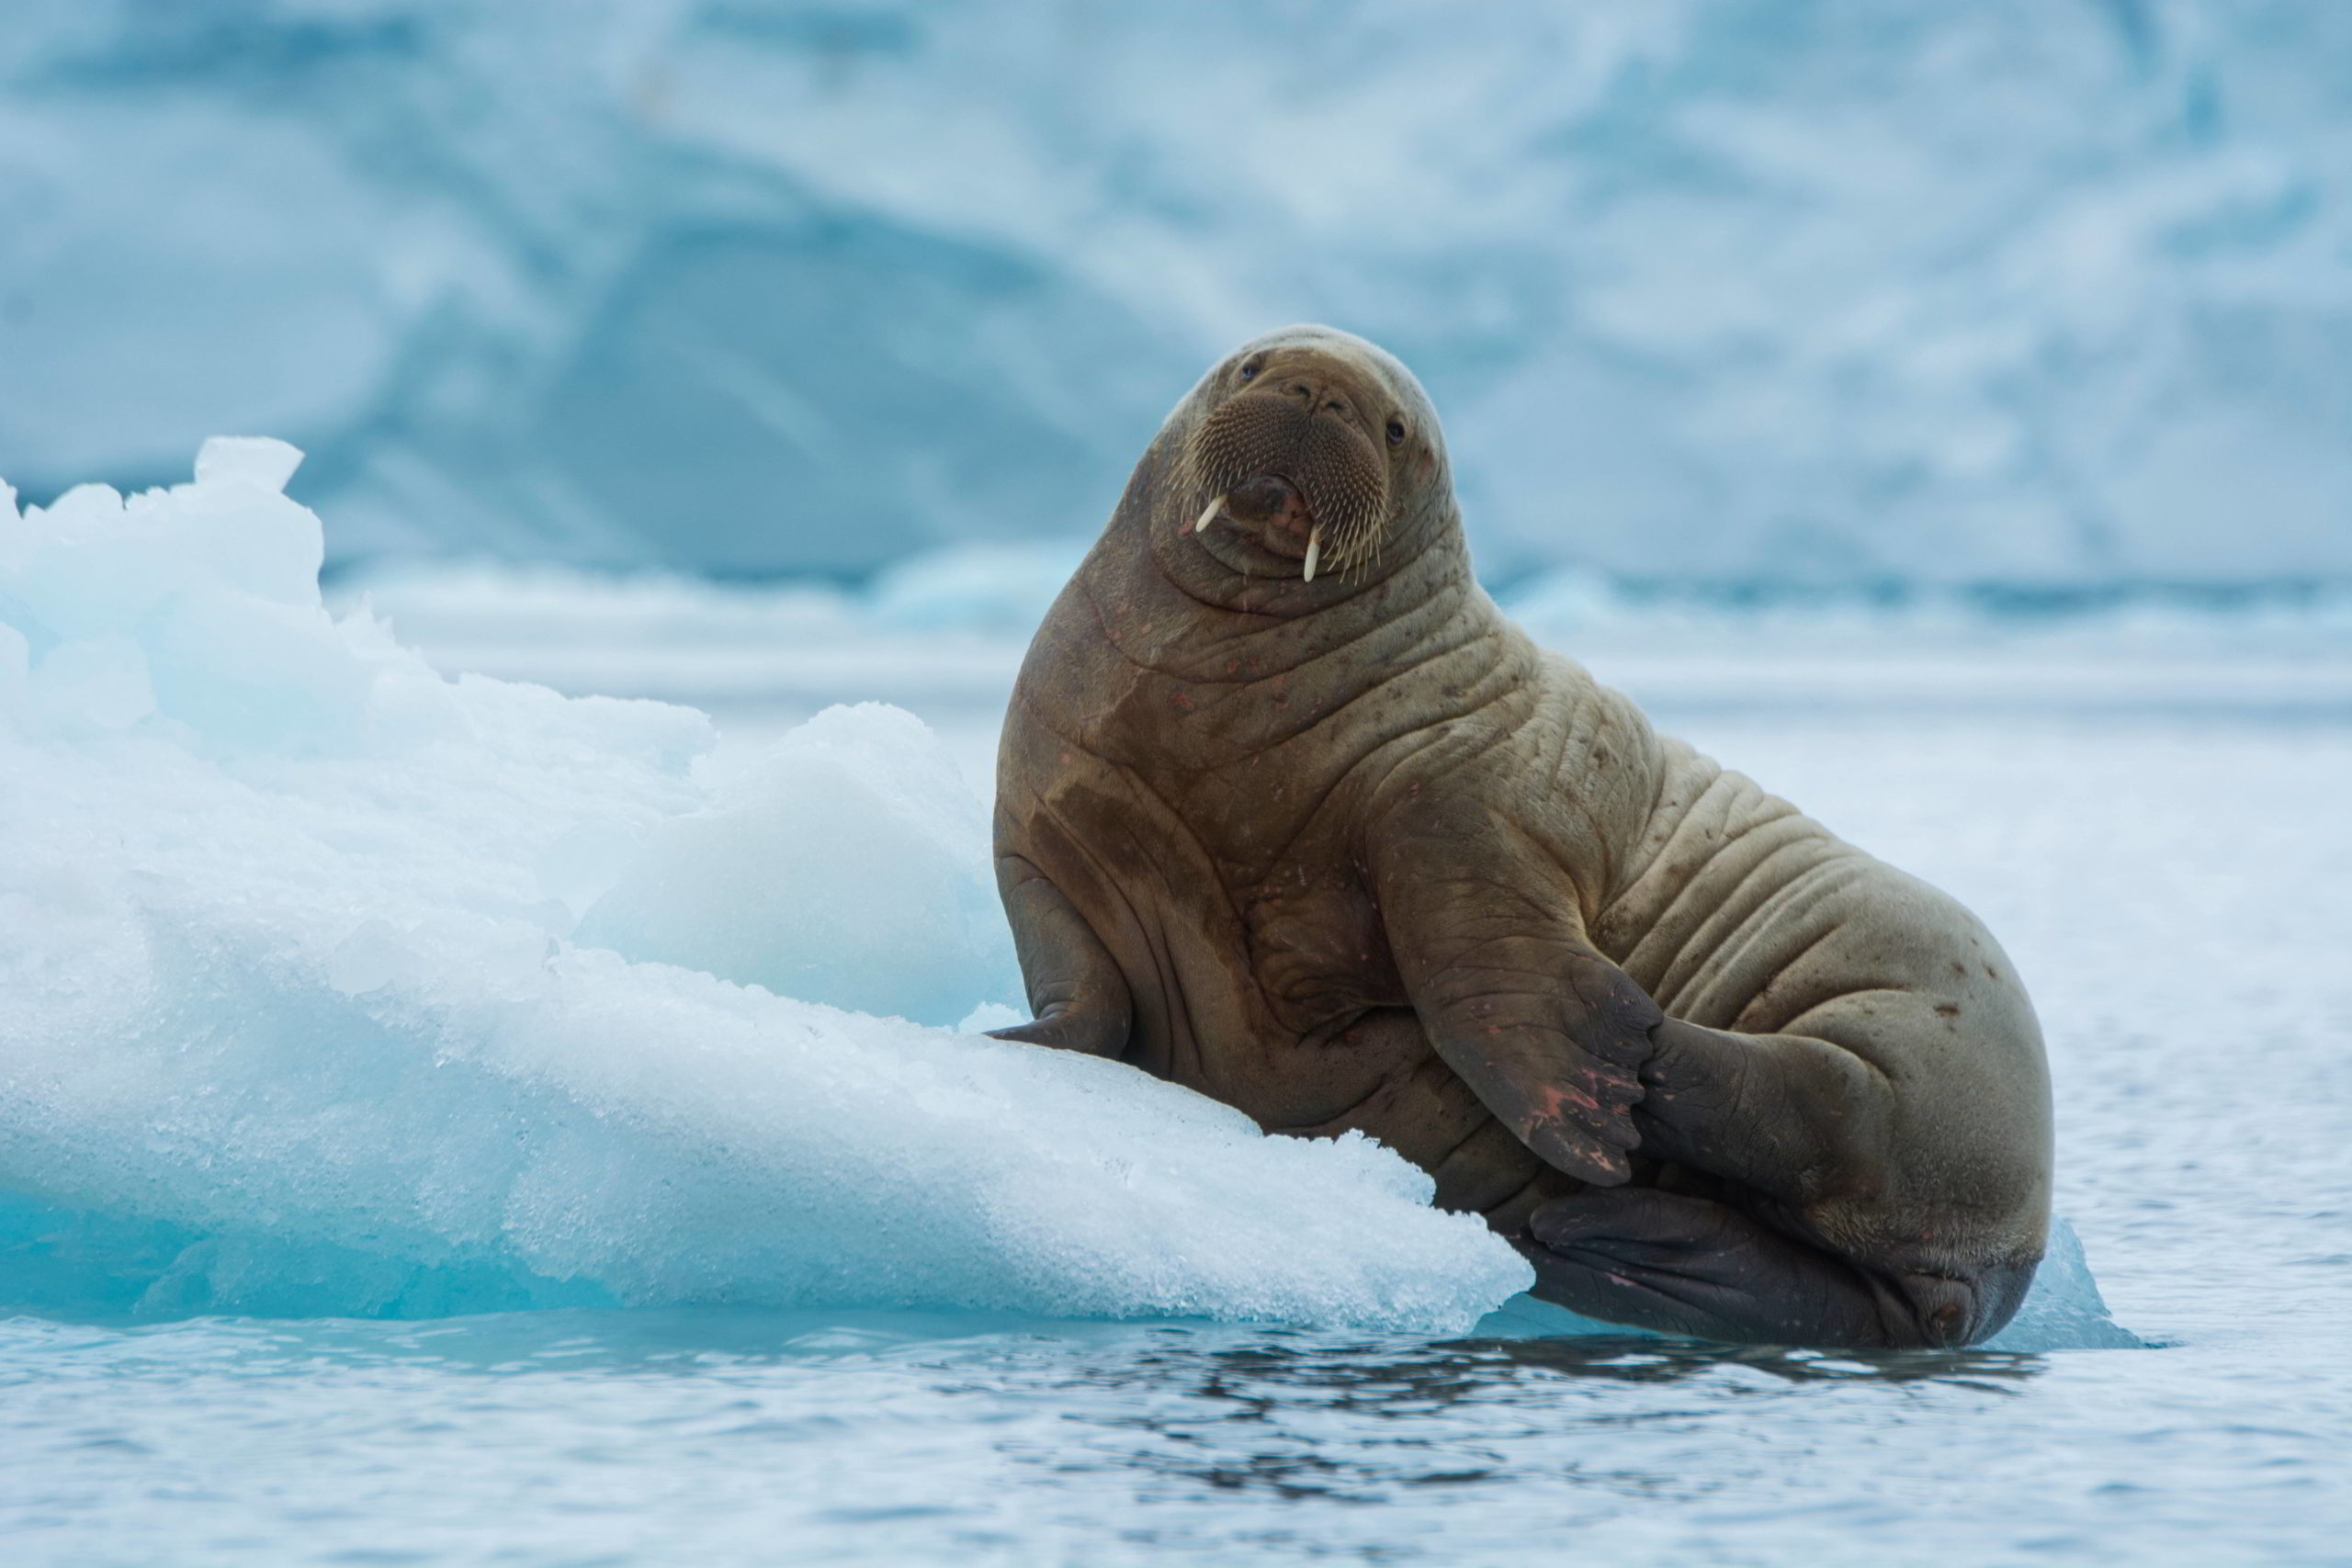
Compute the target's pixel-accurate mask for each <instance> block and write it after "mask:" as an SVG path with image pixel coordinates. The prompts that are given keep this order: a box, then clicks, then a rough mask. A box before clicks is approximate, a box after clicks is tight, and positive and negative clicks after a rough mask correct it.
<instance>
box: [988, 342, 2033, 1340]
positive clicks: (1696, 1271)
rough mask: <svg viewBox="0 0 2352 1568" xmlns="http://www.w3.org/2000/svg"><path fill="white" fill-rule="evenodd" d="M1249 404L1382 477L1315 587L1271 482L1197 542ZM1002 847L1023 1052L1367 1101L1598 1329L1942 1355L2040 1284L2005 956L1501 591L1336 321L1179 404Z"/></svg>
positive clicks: (1939, 899) (1033, 682)
mask: <svg viewBox="0 0 2352 1568" xmlns="http://www.w3.org/2000/svg"><path fill="white" fill-rule="evenodd" d="M1245 366H1246V367H1253V368H1255V369H1256V371H1257V372H1258V374H1257V375H1256V376H1255V377H1254V378H1252V379H1251V381H1250V383H1249V384H1247V385H1245V384H1244V383H1243V382H1242V381H1241V380H1240V379H1239V376H1240V373H1241V371H1242V369H1243V367H1245ZM1244 396H1257V397H1261V398H1263V397H1295V398H1296V399H1297V400H1299V406H1300V407H1301V409H1303V410H1309V411H1311V417H1312V418H1313V419H1315V420H1318V421H1322V420H1329V421H1338V422H1340V423H1341V424H1342V425H1343V426H1345V427H1346V430H1348V431H1352V432H1353V433H1354V434H1355V435H1360V436H1362V437H1363V439H1364V441H1365V443H1367V444H1368V449H1369V450H1370V451H1371V452H1373V453H1375V454H1377V460H1378V461H1379V462H1382V463H1385V465H1386V489H1385V513H1384V514H1383V533H1382V536H1381V541H1380V542H1381V550H1380V555H1379V558H1378V559H1377V560H1376V561H1374V562H1370V563H1359V564H1358V565H1357V566H1356V568H1355V570H1351V571H1349V572H1346V573H1345V574H1344V575H1342V574H1340V573H1339V572H1336V571H1335V570H1332V569H1331V568H1329V567H1328V566H1327V567H1326V568H1325V570H1323V571H1322V572H1320V573H1318V575H1317V578H1316V580H1315V581H1312V582H1307V581H1303V580H1302V577H1301V574H1300V561H1299V557H1300V556H1301V555H1302V554H1303V553H1304V550H1303V536H1302V531H1301V522H1302V519H1301V516H1300V505H1299V502H1298V500H1297V498H1296V496H1295V495H1294V496H1293V497H1292V499H1291V501H1290V502H1289V503H1288V504H1287V505H1285V504H1284V502H1283V495H1284V491H1283V487H1282V486H1280V485H1274V486H1272V487H1271V488H1269V487H1268V486H1267V485H1265V484H1260V485H1257V486H1255V487H1253V488H1252V489H1250V491H1249V493H1248V495H1247V496H1246V497H1245V496H1243V495H1242V492H1241V491H1238V490H1236V491H1235V492H1234V493H1235V494H1236V496H1237V498H1238V499H1237V501H1236V502H1234V503H1233V505H1232V506H1231V507H1229V508H1228V511H1227V513H1226V514H1225V515H1223V516H1221V517H1220V519H1219V520H1218V521H1216V522H1215V523H1213V524H1212V525H1210V527H1209V528H1208V529H1207V530H1206V531H1204V532H1203V531H1195V529H1194V527H1193V524H1194V521H1195V519H1196V518H1197V517H1198V516H1199V514H1200V513H1201V512H1202V511H1203V509H1204V507H1205V506H1206V505H1207V504H1208V503H1209V502H1211V500H1213V499H1214V497H1215V495H1216V493H1217V491H1216V490H1213V489H1212V488H1211V487H1210V486H1209V485H1208V484H1207V483H1206V482H1205V481H1204V479H1203V477H1202V476H1201V474H1200V473H1199V472H1197V471H1196V470H1197V468H1198V467H1199V465H1198V464H1197V463H1196V462H1195V460H1194V458H1193V446H1192V435H1193V431H1194V429H1195V426H1196V425H1197V423H1199V422H1201V421H1203V420H1205V419H1207V418H1208V417H1210V415H1211V414H1212V413H1213V412H1215V411H1216V409H1217V408H1218V407H1219V406H1220V405H1221V404H1223V403H1224V402H1225V401H1226V400H1228V399H1233V398H1238V397H1244ZM1250 407H1251V408H1253V409H1254V408H1260V407H1262V405H1250ZM1392 417H1393V418H1395V419H1397V421H1398V422H1399V423H1400V424H1401V425H1402V426H1403V427H1404V430H1405V437H1404V439H1403V440H1402V441H1401V442H1398V443H1396V444H1393V445H1391V444H1389V443H1388V442H1387V441H1386V439H1385V436H1386V429H1385V422H1386V421H1387V420H1388V419H1390V418H1392ZM1325 434H1327V435H1329V434H1334V433H1333V432H1329V431H1327V432H1326V433H1325ZM1338 434H1346V431H1341V432H1339V433H1338ZM1351 439H1353V437H1352V436H1351ZM1325 445H1326V446H1332V443H1330V442H1326V443H1325ZM1339 445H1340V446H1345V443H1340V444H1339ZM1335 449H1337V448H1335ZM1347 449H1348V450H1351V451H1358V452H1362V451H1364V450H1366V449H1367V448H1366V447H1348V448H1347ZM1367 460H1370V459H1367ZM1277 468H1279V465H1277ZM1283 477H1284V478H1285V479H1289V478H1301V479H1302V482H1301V483H1300V485H1299V487H1298V488H1299V490H1300V491H1310V490H1311V488H1312V487H1311V486H1310V485H1309V484H1308V483H1306V479H1305V477H1302V476H1296V475H1288V474H1286V475H1284V476H1283ZM1220 488H1230V487H1229V486H1225V487H1220ZM1245 502H1246V504H1245ZM1244 513H1246V514H1247V515H1244ZM996 842H997V854H998V867H999V874H1000V880H1001V886H1002V890H1003V895H1004V902H1005V908H1006V911H1007V913H1008V914H1009V915H1010V917H1011V919H1012V929H1013V932H1014V935H1015V937H1016V939H1017V942H1018V944H1019V950H1020V956H1021V964H1022V968H1023V974H1024V976H1026V980H1027V985H1028V990H1029V1001H1030V1005H1031V1008H1032V1010H1033V1011H1034V1012H1035V1019H1036V1021H1035V1022H1032V1023H1028V1024H1023V1025H1022V1026H1020V1027H1018V1028H1014V1029H1008V1030H1004V1031H1001V1032H1000V1034H1001V1036H1002V1037H1003V1038H1007V1039H1014V1040H1026V1041H1030V1042H1034V1043H1038V1044H1044V1045H1052V1046H1057V1047H1061V1048H1065V1049H1069V1050H1076V1051H1084V1052H1090V1053H1093V1054H1096V1055H1105V1056H1112V1057H1116V1058H1119V1059H1121V1060H1124V1061H1126V1062H1130V1063H1132V1064H1134V1065H1135V1066H1138V1067H1140V1068H1142V1069H1143V1070H1145V1071H1147V1072H1150V1073H1153V1074H1157V1075H1158V1076H1159V1077H1164V1078H1170V1079H1173V1080H1174V1081H1176V1082H1178V1083H1182V1084H1184V1085H1187V1086H1189V1087H1191V1088H1193V1089H1197V1090H1199V1091H1200V1092H1201V1093H1204V1094H1206V1095H1210V1096H1212V1097H1214V1098H1216V1099H1217V1100H1223V1101H1225V1102H1226V1103H1227V1104H1229V1105H1232V1106H1234V1107H1236V1108H1238V1109H1239V1110H1240V1111H1244V1112H1246V1113H1247V1114H1249V1115H1250V1116H1251V1117H1253V1118H1254V1119H1256V1121H1257V1122H1259V1123H1260V1124H1261V1126H1263V1127H1265V1128H1266V1129H1267V1130H1269V1131H1271V1132H1281V1133H1291V1134H1306V1135H1332V1134H1338V1133H1340V1132H1342V1131H1345V1130H1347V1129H1351V1128H1353V1129H1359V1130H1361V1131H1363V1132H1364V1133H1366V1134H1370V1135H1371V1136H1373V1137H1374V1138H1377V1139H1379V1140H1380V1141H1381V1142H1382V1143H1385V1144H1386V1145H1389V1146H1390V1147H1392V1148H1394V1149H1396V1150H1397V1151H1398V1152H1399V1153H1401V1154H1402V1155H1404V1156H1406V1157H1407V1158H1408V1159H1410V1160H1412V1161H1414V1162H1415V1163H1416V1164H1418V1165H1419V1166H1420V1167H1422V1168H1424V1169H1426V1170H1428V1171H1429V1172H1430V1174H1431V1175H1432V1176H1433V1177H1434V1178H1435V1179H1436V1182H1437V1201H1438V1202H1439V1203H1440V1204H1442V1205H1443V1206H1445V1207H1447V1208H1451V1209H1456V1210H1464V1211H1476V1212H1478V1213H1483V1214H1485V1215H1486V1216H1487V1219H1488V1221H1489V1222H1490V1223H1491V1224H1493V1225H1494V1226H1495V1227H1496V1228H1497V1229H1498V1231H1500V1232H1502V1233H1503V1234H1504V1235H1509V1236H1510V1237H1511V1238H1513V1239H1514V1240H1515V1241H1516V1242H1517V1243H1518V1244H1519V1245H1520V1247H1521V1249H1522V1251H1524V1252H1525V1253H1526V1254H1527V1256H1528V1257H1529V1258H1530V1259H1531V1261H1532V1262H1533V1263H1534V1265H1535V1267H1536V1270H1537V1273H1538V1284H1537V1286H1536V1290H1537V1293H1539V1294H1541V1295H1544V1296H1546V1297H1548V1298H1550V1299H1552V1300H1554V1301H1556V1302H1559V1303H1562V1304H1565V1305H1566V1306H1568V1307H1571V1308H1573V1309H1575V1310H1577V1311H1578V1312H1582V1313H1586V1314H1590V1315H1593V1316H1596V1317H1600V1318H1605V1319H1609V1320H1611V1321H1615V1322H1621V1323H1629V1324H1635V1325H1642V1326H1645V1327H1650V1328H1655V1329H1660V1330H1664V1331H1667V1332H1670V1333H1683V1334H1691V1335H1696V1336H1700V1337H1710V1338H1717V1339H1727V1340H1735V1341H1747V1342H1762V1343H1802V1344H1815V1345H1837V1346H1890V1347H1939V1346H1957V1345H1963V1344H1968V1343H1971V1342H1973V1341H1975V1340H1977V1339H1981V1338H1983V1337H1985V1336H1987V1335H1989V1334H1991V1333H1993V1332H1995V1331H1996V1330H1997V1329H1998V1328H1999V1327H2000V1326H2001V1325H2003V1324H2004V1323H2006V1322H2007V1320H2008V1318H2009V1316H2010V1314H2012V1313H2013V1312H2015V1310H2016V1308H2017V1305H2018V1302H2019V1301H2020V1300H2021V1299H2022V1297H2023V1295H2024V1293H2025V1290H2026V1287H2027V1285H2028V1284H2029V1283H2030V1280H2031V1278H2032V1273H2033V1269H2034V1265H2035V1264H2036V1262H2037V1261H2038V1260H2039V1258H2040V1257H2041V1249H2042V1243H2043V1235H2044V1231H2045V1227H2046V1224H2047V1220H2048V1213H2049V1191H2050V1166H2051V1131H2050V1100H2049V1085H2048V1072H2047V1068H2046V1066H2044V1063H2043V1058H2042V1049H2041V1035H2040V1032H2039V1029H2038V1028H2037V1026H2036V1024H2035V1021H2034V1017H2033V1012H2032V1009H2031V1007H2030V1004H2029V1003H2028V1001H2027V999H2026V997H2025V993H2024V991H2023V989H2022V988H2021V987H2019V985H2018V980H2017V977H2016V974H2015V972H2014V970H2013V969H2012V968H2011V966H2010V964H2009V962H2008V960H2007V957H2006V956H2005V955H2004V954H2003V953H2002V952H2001V950H2000V949H1999V947H1998V946H1997V945H1996V943H1995V942H1994V941H1993V939H1992V937H1991V936H1990V935H1989V934H1988V933H1987V932H1986V931H1985V929H1984V928H1983V927H1982V926H1981V925H1979V924H1978V923H1977V922H1976V920H1975V919H1973V918H1972V917H1971V916H1970V915H1969V914H1968V913H1967V911H1965V910H1964V909H1962V908H1960V907H1959V906H1958V905H1957V904H1956V903H1954V902H1953V901H1952V900H1951V899H1950V898H1948V897H1945V896H1943V895H1942V894H1940V893H1939V892H1937V891H1936V890H1935V889H1933V888H1931V887H1928V886H1926V885H1924V884H1922V883H1920V882H1917V881H1916V880H1914V879H1913V878H1911V877H1908V876H1905V874H1902V873H1900V872H1898V871H1895V870H1893V869H1892V868H1890V867H1888V866H1885V865H1883V864H1881V863H1879V862H1877V861H1875V860H1872V859H1871V857H1870V856H1868V855H1866V854H1863V853H1862V852H1860V851H1859V850H1855V849H1853V848H1851V847H1849V846H1848V845H1846V844H1844V843H1841V842H1839V841H1838V840H1837V839H1836V838H1833V837H1832V836H1831V835H1830V834H1829V833H1828V832H1827V831H1826V829H1823V828H1821V827H1820V826H1819V825H1818V824H1816V823H1815V822H1813V821H1811V820H1809V819H1807V818H1804V817H1802V816H1800V815H1799V814H1798V813H1797V811H1796V810H1795V808H1794V807H1791V806H1789V805H1788V804H1787V803H1785V802H1783V801H1781V800H1779V799H1776V798H1774V797H1773V796H1771V795H1767V794H1765V793H1764V792H1763V791H1762V790H1760V789H1758V787H1757V786H1756V785H1755V784H1751V783H1750V782H1749V781H1748V780H1747V779H1746V778H1744V777H1742V776H1741V775H1739V774H1738V773H1730V772H1727V771H1725V770H1724V769H1722V768H1720V767H1718V766H1717V765H1716V764H1715V763H1714V762H1713V761H1709V760H1708V759H1707V758H1705V757H1702V756H1701V755H1699V754H1698V753H1697V752H1695V751H1693V750H1691V748H1690V747H1688V746H1686V745H1684V744H1682V743H1681V742H1679V741H1677V740H1674V739H1668V738H1666V737H1662V736H1660V735H1658V734H1657V733H1656V732H1655V731H1653V730H1652V729H1651V728H1650V726H1649V724H1648V723H1647V721H1645V719H1644V718H1643V716H1642V715H1641V714H1640V713H1639V712H1638V711H1637V710H1636V709H1635V708H1634V705H1632V704H1631V703H1630V702H1628V701H1627V700H1626V699H1625V698H1623V696H1620V695H1619V694H1616V693H1614V692H1611V691H1609V690H1607V689H1606V688H1604V687H1601V686H1600V685H1598V684H1596V683H1595V682H1593V681H1592V679H1591V678H1590V677H1589V675H1587V674H1586V673H1585V671H1583V670H1582V669H1581V668H1580V667H1578V666H1577V665H1576V664H1574V663H1571V662H1570V661H1568V660H1566V659H1562V658H1560V657H1558V656H1556V655H1555V654H1551V653H1547V652H1545V651H1544V650H1543V649H1538V648H1537V647H1535V645H1534V644H1533V643H1532V642H1530V641H1529V640H1528V638H1527V637H1525V636H1524V635H1523V634H1522V633H1521V632H1520V631H1519V629H1518V628H1517V627H1515V626H1512V625H1511V624H1510V622H1509V621H1507V620H1505V619H1504V618H1503V616H1502V615H1501V614H1500V613H1499V612H1498V610H1497V609H1496V608H1495V606H1494V604H1493V603H1492V602H1491V601H1490V600H1489V599H1487V596H1486V594H1485V593H1484V592H1482V591H1481V590H1480V589H1479V587H1478V585H1477V582H1476V580H1475V579H1474V578H1473V576H1472V574H1471V570H1470V565H1469V561H1468V558H1467V557H1466V555H1465V553H1464V547H1463V542H1462V534H1461V527H1460V521H1459V516H1458V513H1457V512H1456V509H1455V505H1454V500H1453V486H1452V481H1451V479H1450V477H1449V474H1448V470H1447V466H1446V460H1445V455H1444V449H1443V446H1442V435H1441V434H1440V431H1439V428H1438V423H1437V419H1436V415H1435V414H1434V412H1432V411H1431V410H1430V405H1429V402H1428V400H1427V398H1426V396H1425V395H1424V394H1423V393H1422V391H1421V389H1420V388H1419V385H1418V383H1416V382H1415V381H1414V379H1413V378H1412V377H1411V375H1410V373H1408V371H1406V370H1405V368H1404V367H1402V366H1401V365H1398V364H1397V362H1396V361H1395V360H1393V359H1391V358H1390V357H1389V356H1388V355H1385V354H1384V353H1383V352H1381V351H1380V350H1379V349H1377V348H1374V346H1372V345H1371V344H1366V343H1363V342H1362V341H1361V340H1359V339H1355V338H1352V337H1350V336H1348V335H1346V334H1344V333H1335V332H1332V331H1330V330H1329V329H1325V328H1293V329H1288V330H1286V331H1285V332H1283V333H1274V334H1270V335H1269V336H1268V337H1265V338H1261V339H1259V340H1257V341H1256V342H1254V343H1251V344H1245V345H1244V346H1243V347H1242V348H1241V349H1240V350H1238V351H1237V352H1236V353H1235V354H1234V355H1232V356H1231V357H1229V358H1227V360H1226V361H1224V362H1223V363H1221V364H1220V365H1218V366H1216V367H1215V368H1213V369H1212V370H1211V371H1210V373H1209V374H1208V376H1207V377H1206V378H1204V380H1203V381H1202V382H1201V384H1200V385H1199V387H1197V388H1196V389H1194V390H1193V392H1192V394H1191V395H1190V396H1188V397H1187V398H1186V399H1185V400H1183V402H1182V403H1181V404H1179V405H1178V407H1177V409H1176V410H1175V412H1173V413H1172V414H1171V415H1170V417H1169V420H1168V423H1167V424H1166V425H1165V426H1164V427H1163V428H1162V430H1161V432H1160V434H1159V437H1158V438H1157V439H1156V440H1154V442H1153V443H1152V445H1151V446H1150V448H1149V449H1148V451H1147V452H1145V454H1144V456H1143V459H1142V461H1141V462H1140V463H1139V464H1138V465H1137V466H1136V471H1135V475H1134V478H1133V479H1132V480H1131V481H1130V482H1129V484H1128V486H1127V491H1126V494H1125V498H1124V499H1123V500H1122V501H1121V502H1120V504H1119V508H1118V511H1117V513H1115V514H1114V516H1113V518H1112V520H1111V523H1110V525H1109V526H1108V527H1107V528H1106V529H1105V530H1104V532H1103V536H1102V539H1101V540H1100V541H1099V542H1098V543H1097V544H1096V546H1095V547H1094V548H1093V551H1092V552H1091V554H1090V555H1089V556H1088V557H1087V558H1086V560H1085V563H1084V564H1083V565H1082V566H1081V567H1080V569H1079V571H1078V573H1077V575H1076V576H1075V577H1074V578H1073V579H1072V580H1071V581H1070V583H1069V587H1068V588H1067V589H1065V590H1064V591H1063V592H1062V594H1061V597H1060V598H1059V600H1058V601H1057V603H1056V604H1055V605H1054V607H1053V609H1052V611H1051V612H1050V613H1049V614H1048V615H1047V617H1046V622H1045V624H1044V626H1042V627H1041V628H1040V630H1039V631H1038V633H1037V637H1036V639H1035V643H1034V644H1033V645H1032V646H1031V648H1030V650H1029V655H1028V659H1027V661H1026V663H1025V664H1024V665H1023V669H1022V671H1021V677H1020V682H1019V684H1018V685H1017V686H1016V688H1015V690H1014V694H1013V699H1012V707H1011V710H1010V712H1009V714H1008V716H1007V717H1006V721H1005V728H1004V736H1003V742H1002V746H1001V750H1000V753H999V764H998V795H997V817H996ZM1331 1223H1332V1224H1347V1223H1348V1218H1347V1216H1346V1215H1344V1214H1334V1215H1332V1216H1331Z"/></svg>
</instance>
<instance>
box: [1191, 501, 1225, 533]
mask: <svg viewBox="0 0 2352 1568" xmlns="http://www.w3.org/2000/svg"><path fill="white" fill-rule="evenodd" d="M1224 507H1225V497H1223V496H1221V495H1220V496H1218V497H1217V498H1216V500H1215V501H1212V502H1209V506H1208V510H1207V511H1206V512H1204V513H1201V520H1200V521H1199V522H1197V523H1195V524H1193V533H1195V534H1200V533H1205V532H1206V531H1207V529H1208V525H1210V524H1211V523H1213V522H1215V521H1216V514H1217V513H1219V512H1220V511H1222V510H1223V509H1224Z"/></svg>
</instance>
